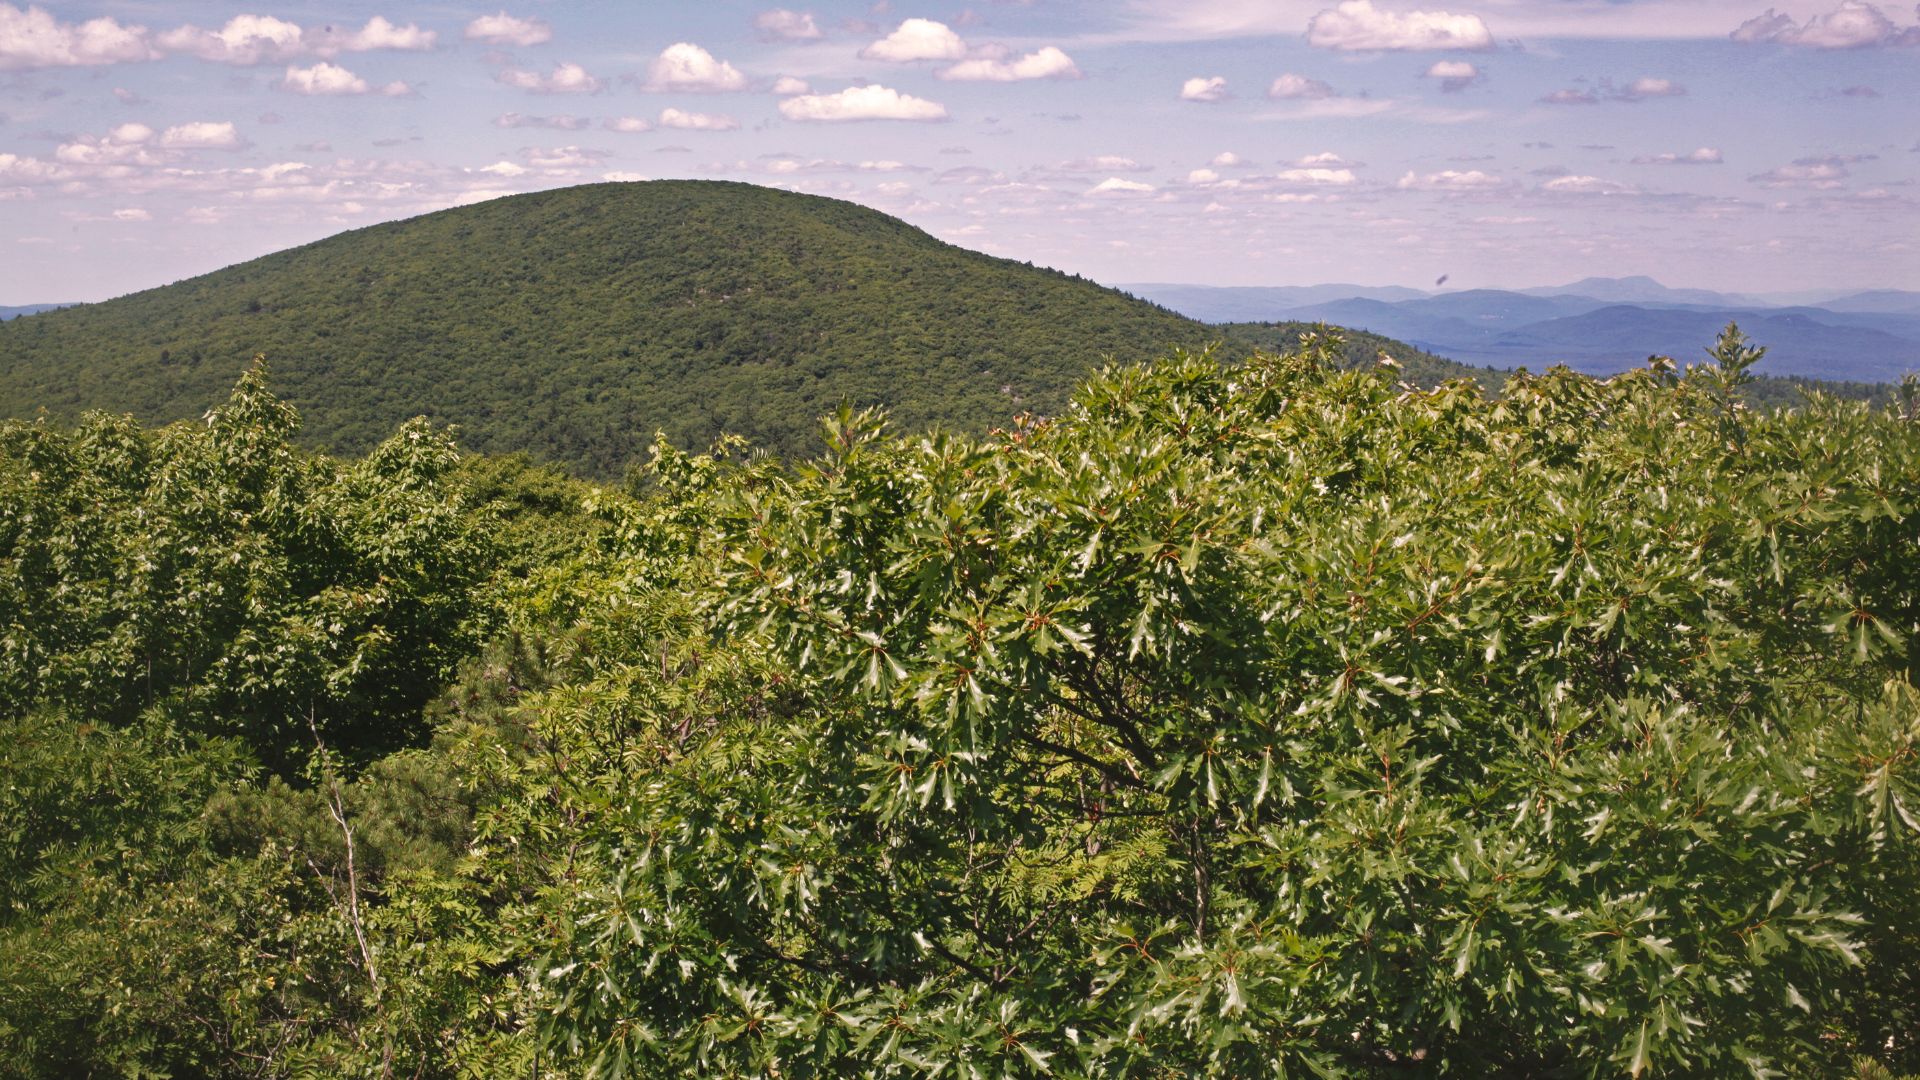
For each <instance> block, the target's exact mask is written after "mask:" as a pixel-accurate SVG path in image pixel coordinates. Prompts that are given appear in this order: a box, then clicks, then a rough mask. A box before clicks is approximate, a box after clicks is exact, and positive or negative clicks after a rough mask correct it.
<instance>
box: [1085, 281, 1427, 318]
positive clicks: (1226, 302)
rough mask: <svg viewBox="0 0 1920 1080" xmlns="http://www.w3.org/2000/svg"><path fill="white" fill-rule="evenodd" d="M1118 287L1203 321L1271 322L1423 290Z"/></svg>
mask: <svg viewBox="0 0 1920 1080" xmlns="http://www.w3.org/2000/svg"><path fill="white" fill-rule="evenodd" d="M1118 288H1120V289H1122V290H1124V291H1126V292H1129V293H1132V294H1133V295H1135V296H1138V297H1140V298H1142V299H1145V300H1151V301H1152V302H1154V303H1156V304H1159V305H1161V306H1162V307H1167V308H1171V309H1173V310H1174V311H1177V312H1179V313H1181V314H1182V315H1185V316H1187V317H1189V318H1193V319H1198V320H1200V321H1201V322H1212V323H1230V322H1268V321H1271V320H1273V319H1277V318H1279V317H1280V313H1281V312H1283V311H1288V310H1290V309H1292V308H1297V307H1305V306H1307V305H1310V304H1323V303H1327V302H1329V301H1333V300H1346V299H1351V298H1355V297H1357V298H1360V299H1363V300H1384V301H1389V302H1391V301H1396V300H1417V299H1419V298H1421V297H1424V296H1427V295H1428V294H1427V293H1424V292H1421V291H1420V290H1419V289H1408V288H1403V287H1401V286H1398V285H1276V286H1245V287H1243V286H1231V285H1173V284H1158V283H1147V284H1139V285H1121V286H1118Z"/></svg>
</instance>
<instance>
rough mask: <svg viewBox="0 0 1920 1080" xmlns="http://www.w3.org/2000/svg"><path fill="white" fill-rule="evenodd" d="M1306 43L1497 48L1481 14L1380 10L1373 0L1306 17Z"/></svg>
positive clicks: (1348, 1)
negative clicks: (1308, 18)
mask: <svg viewBox="0 0 1920 1080" xmlns="http://www.w3.org/2000/svg"><path fill="white" fill-rule="evenodd" d="M1307 43H1308V44H1309V45H1313V46H1316V47H1318V48H1322V49H1339V50H1341V51H1344V52H1371V51H1402V50H1415V49H1422V50H1424V49H1472V50H1483V49H1491V48H1493V32H1492V31H1490V30H1488V29H1487V24H1486V23H1485V22H1483V21H1481V19H1480V16H1478V15H1455V14H1453V13H1451V12H1446V11H1408V12H1404V13H1401V12H1393V11H1381V10H1379V9H1378V8H1376V7H1374V6H1373V0H1344V2H1343V3H1341V4H1340V5H1338V6H1337V7H1334V8H1331V9H1329V10H1326V11H1322V12H1320V13H1319V14H1318V15H1315V16H1314V17H1313V18H1312V20H1310V21H1309V22H1308V23H1307Z"/></svg>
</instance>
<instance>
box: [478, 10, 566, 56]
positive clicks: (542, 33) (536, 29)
mask: <svg viewBox="0 0 1920 1080" xmlns="http://www.w3.org/2000/svg"><path fill="white" fill-rule="evenodd" d="M467 40H468V41H483V42H486V43H487V44H488V45H512V46H518V47H521V48H525V47H527V46H529V45H539V44H541V43H543V42H547V41H552V40H553V27H551V26H548V25H547V24H546V21H545V20H543V19H519V18H515V17H514V16H512V15H509V14H507V13H506V12H504V11H502V12H499V13H497V14H494V15H482V16H480V17H479V18H477V19H475V20H473V21H472V22H470V23H468V24H467Z"/></svg>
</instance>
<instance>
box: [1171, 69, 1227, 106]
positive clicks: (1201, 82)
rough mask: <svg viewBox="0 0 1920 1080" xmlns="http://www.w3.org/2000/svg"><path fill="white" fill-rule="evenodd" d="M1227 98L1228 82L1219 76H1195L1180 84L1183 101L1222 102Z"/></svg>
mask: <svg viewBox="0 0 1920 1080" xmlns="http://www.w3.org/2000/svg"><path fill="white" fill-rule="evenodd" d="M1226 96H1227V80H1226V79H1225V78H1224V77H1222V76H1219V75H1211V76H1202V75H1195V76H1194V77H1193V78H1191V79H1188V80H1187V81H1186V82H1183V83H1181V84H1180V100H1181V101H1221V100H1224V99H1225V98H1226Z"/></svg>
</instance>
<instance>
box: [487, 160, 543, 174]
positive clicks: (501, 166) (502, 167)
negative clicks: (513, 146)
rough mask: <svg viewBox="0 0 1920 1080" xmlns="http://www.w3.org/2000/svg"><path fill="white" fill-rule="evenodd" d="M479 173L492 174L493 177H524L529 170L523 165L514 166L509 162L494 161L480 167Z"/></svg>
mask: <svg viewBox="0 0 1920 1080" xmlns="http://www.w3.org/2000/svg"><path fill="white" fill-rule="evenodd" d="M480 171H481V172H483V173H492V174H493V175H495V176H525V175H526V174H527V173H528V172H530V171H531V170H529V169H528V168H527V167H526V166H525V165H516V164H514V163H513V162H511V161H496V162H494V163H493V164H491V165H484V166H482V167H481V168H480Z"/></svg>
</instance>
